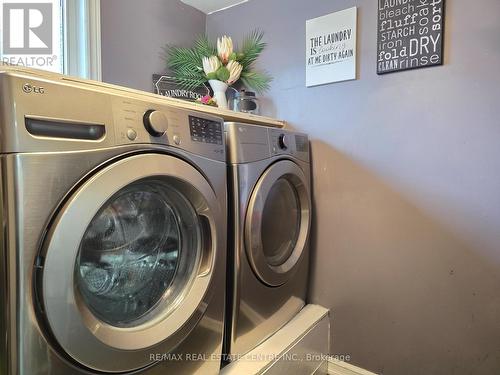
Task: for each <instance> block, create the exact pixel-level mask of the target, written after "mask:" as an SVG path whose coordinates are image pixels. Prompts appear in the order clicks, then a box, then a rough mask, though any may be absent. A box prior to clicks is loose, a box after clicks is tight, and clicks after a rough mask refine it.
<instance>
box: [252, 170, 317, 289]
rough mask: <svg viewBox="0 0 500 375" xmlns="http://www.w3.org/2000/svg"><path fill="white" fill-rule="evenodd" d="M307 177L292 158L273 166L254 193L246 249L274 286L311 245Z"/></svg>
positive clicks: (285, 278) (285, 277)
mask: <svg viewBox="0 0 500 375" xmlns="http://www.w3.org/2000/svg"><path fill="white" fill-rule="evenodd" d="M310 208H311V202H310V195H309V187H308V181H307V178H306V176H305V174H304V172H303V171H302V169H301V168H300V167H299V166H298V165H297V164H295V163H293V162H292V161H289V160H282V161H278V162H276V163H275V164H273V165H271V166H270V167H269V168H268V169H267V170H266V171H265V172H264V173H263V174H262V176H261V177H260V178H259V180H258V182H257V184H256V185H255V188H254V190H253V193H252V195H251V198H250V201H249V205H248V209H247V216H246V222H245V248H246V253H247V256H248V259H249V261H250V265H251V266H252V269H253V271H254V273H255V274H256V275H257V277H259V279H260V280H261V281H263V282H264V283H266V284H268V285H270V286H279V285H282V284H284V283H286V282H287V281H288V280H289V278H290V277H291V275H292V274H293V272H294V271H295V269H296V267H297V265H298V263H299V261H300V259H301V257H302V254H303V252H304V249H305V247H306V244H307V238H308V234H309V227H310V222H311V219H310V217H311V212H310V211H311V209H310Z"/></svg>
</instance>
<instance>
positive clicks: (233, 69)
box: [226, 60, 243, 85]
mask: <svg viewBox="0 0 500 375" xmlns="http://www.w3.org/2000/svg"><path fill="white" fill-rule="evenodd" d="M226 68H227V69H228V70H229V79H228V80H227V84H228V85H232V84H233V83H235V82H236V81H237V80H238V79H239V78H240V75H241V71H242V70H243V66H242V65H241V64H240V63H239V62H237V61H235V60H231V61H229V63H228V64H227V66H226Z"/></svg>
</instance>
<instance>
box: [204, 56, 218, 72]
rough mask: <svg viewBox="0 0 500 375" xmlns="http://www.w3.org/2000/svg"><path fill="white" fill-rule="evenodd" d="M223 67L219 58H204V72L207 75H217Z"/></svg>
mask: <svg viewBox="0 0 500 375" xmlns="http://www.w3.org/2000/svg"><path fill="white" fill-rule="evenodd" d="M220 66H221V63H220V60H219V58H218V57H217V56H210V57H204V58H203V71H204V72H205V74H210V73H215V72H216V71H217V70H218V69H219V68H220Z"/></svg>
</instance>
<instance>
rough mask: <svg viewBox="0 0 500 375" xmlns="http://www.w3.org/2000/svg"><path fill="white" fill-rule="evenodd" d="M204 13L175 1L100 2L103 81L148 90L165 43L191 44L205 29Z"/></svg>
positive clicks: (160, 63) (161, 67)
mask: <svg viewBox="0 0 500 375" xmlns="http://www.w3.org/2000/svg"><path fill="white" fill-rule="evenodd" d="M205 25H206V16H205V14H204V13H202V12H200V11H198V10H196V9H194V8H192V7H190V6H187V5H185V4H183V3H181V2H180V1H178V0H168V1H165V0H147V1H137V0H103V1H101V28H102V36H101V43H102V77H103V81H104V82H108V83H114V84H118V85H123V86H127V87H132V88H135V89H139V90H145V91H149V92H151V91H152V86H153V83H152V74H153V73H161V72H163V71H164V70H165V63H164V61H163V60H162V59H161V58H160V55H161V53H162V47H164V46H165V45H166V44H167V43H171V44H175V45H181V46H182V45H186V46H188V45H191V44H192V42H193V41H194V39H195V38H196V37H197V36H198V35H201V34H203V33H204V32H205Z"/></svg>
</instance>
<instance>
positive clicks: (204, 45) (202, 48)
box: [193, 35, 217, 57]
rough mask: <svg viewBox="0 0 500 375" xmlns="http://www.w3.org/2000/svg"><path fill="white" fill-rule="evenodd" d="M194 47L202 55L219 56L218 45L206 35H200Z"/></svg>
mask: <svg viewBox="0 0 500 375" xmlns="http://www.w3.org/2000/svg"><path fill="white" fill-rule="evenodd" d="M193 49H194V50H195V51H196V52H197V54H198V55H200V56H201V57H210V56H217V46H216V45H215V44H214V43H212V42H211V41H210V40H208V38H207V36H206V35H202V36H200V37H199V38H198V39H197V40H196V42H194V47H193Z"/></svg>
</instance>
